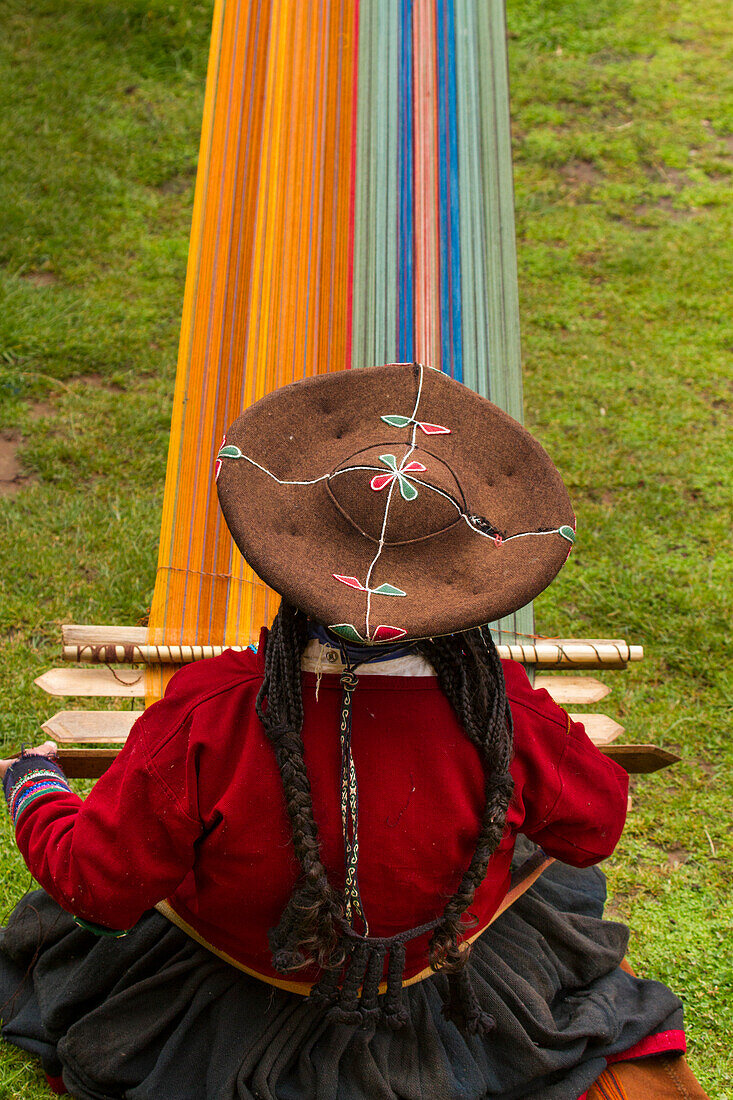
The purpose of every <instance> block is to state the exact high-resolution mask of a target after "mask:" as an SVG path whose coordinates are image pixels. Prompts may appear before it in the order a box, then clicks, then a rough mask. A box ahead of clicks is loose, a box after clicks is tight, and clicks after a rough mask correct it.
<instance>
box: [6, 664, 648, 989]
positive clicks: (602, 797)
mask: <svg viewBox="0 0 733 1100" xmlns="http://www.w3.org/2000/svg"><path fill="white" fill-rule="evenodd" d="M261 652H262V646H260V654H255V653H253V652H251V651H247V652H242V653H235V652H233V651H231V650H228V651H227V652H225V653H223V654H222V655H221V656H220V657H216V658H214V659H212V660H208V661H201V662H198V663H195V664H192V665H187V666H186V667H184V668H183V669H181V670H180V671H179V672H178V673H177V674H176V676H175V677H174V678H173V680H172V681H171V683H170V685H169V687H168V690H167V692H166V695H165V698H164V699H163V700H161V701H160V702H159V703H156V704H154V705H153V706H152V707H150V708H149V709H148V710H146V711H145V712H144V714H142V716H141V717H140V719H139V720H138V721H137V723H136V724H135V726H134V728H133V730H132V732H131V734H130V736H129V738H128V741H127V743H126V745H125V747H124V748H123V750H122V752H120V754H119V756H118V757H117V759H116V760H115V762H114V764H113V765H112V767H111V768H110V769H109V771H107V773H106V774H105V775H104V776H102V778H101V779H100V780H99V781H98V782H97V783H96V785H95V787H94V789H93V790H92V792H91V794H90V795H89V796H88V797H87V799H86V801H84V802H83V801H82V800H81V799H80V798H79V797H78V796H77V795H75V794H73V793H71V792H65V791H61V790H48V791H45V792H44V791H43V789H40V790H39V791H38V792H37V793H38V797H35V800H34V801H32V802H30V803H29V804H28V805H27V808H25V809H24V812H23V813H22V814H21V816H20V818H19V820H18V824H17V842H18V846H19V848H20V850H21V852H22V853H23V856H24V857H25V860H26V862H27V864H28V867H29V869H30V870H31V871H32V873H33V874H34V875H35V877H36V878H37V880H38V881H39V882H40V884H41V885H42V886H43V887H44V888H45V889H46V890H47V891H48V892H49V894H51V895H52V896H53V897H54V898H55V899H56V900H57V901H58V902H59V904H60V905H62V906H63V907H64V908H65V909H67V910H68V911H69V912H71V913H73V914H75V915H76V916H79V917H82V918H84V919H85V920H88V921H93V922H95V923H99V924H102V925H106V926H109V927H111V928H118V929H119V928H129V927H130V926H131V925H133V924H135V922H136V921H137V920H138V918H139V917H140V916H141V914H142V913H143V912H145V910H146V909H149V908H150V907H151V906H152V905H154V904H155V903H156V902H159V901H160V900H161V899H164V898H168V900H169V902H170V905H171V907H172V908H173V909H174V910H175V912H176V913H177V914H178V916H179V917H180V918H182V919H183V921H185V922H186V923H187V924H188V925H190V926H191V927H192V928H193V929H194V930H195V931H196V932H197V933H198V935H199V936H201V937H203V938H204V940H206V941H208V942H209V943H210V944H212V945H213V946H214V947H215V948H217V949H219V950H220V951H223V952H226V953H227V954H228V955H230V956H232V957H233V958H234V959H236V960H238V961H239V962H241V963H242V964H244V966H245V967H248V968H251V969H253V970H255V971H256V972H258V973H261V974H263V975H270V976H274V975H276V971H274V970H273V968H272V965H271V959H270V951H269V948H268V944H267V931H268V929H270V928H272V927H273V926H274V925H276V924H277V922H278V919H279V917H280V914H281V913H282V910H283V907H284V905H285V903H286V901H287V899H288V897H289V895H290V892H291V890H292V887H293V884H294V882H295V880H296V877H297V875H298V866H297V863H296V860H295V857H294V855H293V850H292V840H291V831H290V826H289V823H288V819H287V816H286V810H285V803H284V797H283V792H282V786H281V782H280V776H279V772H278V769H277V765H276V763H275V758H274V754H273V751H272V749H271V747H270V744H269V742H268V741H267V738H266V736H265V734H264V731H263V729H262V726H261V724H260V722H259V720H258V718H257V716H256V714H255V707H254V702H255V697H256V695H257V691H258V689H259V687H260V685H261V683H262V676H263V661H262V657H261ZM504 674H505V676H506V682H507V692H508V696H509V700H510V704H511V709H512V713H513V716H514V727H515V732H514V760H513V763H512V769H511V770H512V775H513V777H514V781H515V790H514V796H513V798H512V802H511V805H510V808H509V813H508V816H507V825H506V830H505V833H504V837H503V840H502V843H501V845H500V846H499V849H498V850H497V851H496V853H495V854H494V856H493V858H492V860H491V862H490V865H489V870H488V874H487V876H486V879H485V880H484V882H483V883H482V885H481V886H480V888H479V890H478V891H477V894H476V898H475V901H474V904H473V905H472V907H471V912H472V913H473V914H475V916H476V917H477V919H478V924H477V925H474V928H475V927H479V928H480V927H483V926H484V925H485V924H487V923H488V921H489V919H490V917H491V915H492V913H493V912H494V910H495V909H496V907H497V905H498V904H499V902H500V901H501V899H502V897H503V896H504V893H505V892H506V889H507V885H508V882H509V865H510V862H511V858H512V852H513V849H514V838H515V834H516V833H517V832H523V833H525V834H526V835H527V836H529V837H530V838H531V839H532V840H534V841H536V842H537V843H538V844H540V845H541V846H542V848H544V850H545V851H546V852H547V853H548V854H550V855H552V856H555V857H557V858H558V859H560V860H563V861H565V862H566V863H570V864H573V865H574V866H577V867H584V866H587V865H589V864H592V863H596V862H597V861H598V860H601V859H603V858H604V857H606V856H608V855H609V854H610V853H611V852H612V851H613V849H614V847H615V845H616V842H617V841H618V838H619V836H620V834H621V830H622V828H623V823H624V818H625V813H626V795H627V776H626V773H625V772H624V771H623V770H622V769H621V768H619V767H618V766H617V765H616V764H614V763H613V762H612V761H610V760H609V759H608V758H607V757H605V756H603V755H602V753H600V752H599V751H598V749H596V748H595V747H594V745H593V744H592V743H591V742H590V740H589V739H588V737H587V736H586V733H585V731H584V729H583V727H582V725H580V724H578V723H576V722H571V721H570V719H569V718H568V715H567V714H566V713H565V711H564V710H562V709H561V708H560V707H559V706H557V705H556V704H555V703H554V702H553V701H552V699H551V698H550V696H549V695H548V694H547V692H545V691H535V690H533V689H532V688H531V687H530V685H529V681H528V679H527V676H526V674H525V672H524V670H523V669H522V668H521V666H519V665H518V664H515V663H512V662H505V663H504ZM303 685H304V686H303V694H304V706H305V721H304V726H303V741H304V745H305V759H306V765H307V768H308V774H309V776H310V779H311V784H312V791H313V806H314V812H315V819H316V822H317V823H318V826H319V830H320V836H321V842H322V850H323V861H324V864H325V866H326V869H327V871H328V873H329V877H330V878H331V881H332V882H333V883H334V884H338V883H343V844H342V839H341V816H340V760H341V757H340V745H339V721H338V719H339V708H340V702H341V689H340V682H339V677H338V676H329V675H324V676H323V677H322V680H321V684H320V690H319V697H318V700H317V701H316V698H315V691H314V686H315V676H314V675H312V674H309V673H303ZM352 714H353V721H352V728H353V732H352V750H353V755H354V760H355V765H356V771H357V775H358V782H359V839H360V848H359V882H360V888H361V895H362V900H363V903H364V910H365V913H366V916H367V919H368V920H369V925H370V933H371V934H372V935H390V934H393V933H395V932H397V931H400V930H404V929H408V928H411V927H414V926H416V925H419V924H421V923H424V922H427V921H429V920H432V919H433V918H434V917H436V916H437V915H438V914H439V913H440V912H442V910H443V908H444V906H445V901H446V899H447V898H448V897H449V896H450V895H451V894H452V893H453V892H454V890H455V889H456V887H457V885H458V882H459V880H460V877H461V874H462V872H463V870H464V869H465V867H466V866H467V864H468V862H469V860H470V858H471V854H472V852H473V849H474V846H475V842H476V838H477V835H478V829H479V822H480V818H481V815H482V811H483V806H484V773H483V768H482V765H481V762H480V759H479V756H478V753H477V752H476V750H475V749H474V747H473V746H472V745H471V744H470V742H469V740H468V738H467V737H466V736H465V734H464V733H463V731H462V730H461V727H460V725H459V724H458V721H457V719H456V717H455V715H454V713H453V710H452V709H451V706H450V704H449V703H448V701H447V699H446V698H445V696H444V695H443V693H442V691H441V690H440V688H439V686H438V683H437V680H436V679H435V677H432V676H423V677H398V676H374V675H373V676H369V675H367V674H366V672H365V673H364V674H363V675H360V676H359V686H358V687H357V689H356V691H355V693H354V696H353V703H352ZM469 931H470V930H469ZM467 934H468V933H467ZM427 942H428V937H423V938H422V939H421V940H415V941H412V942H411V943H409V944H408V953H407V966H406V971H405V973H406V976H408V977H409V976H410V975H412V974H415V973H417V972H419V971H420V970H422V969H423V968H424V967H425V966H426V965H427ZM312 977H313V973H312V972H310V973H303V972H301V973H299V974H298V975H297V978H298V979H299V980H302V979H306V980H308V979H309V978H311V980H312Z"/></svg>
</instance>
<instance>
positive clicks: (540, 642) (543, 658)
mask: <svg viewBox="0 0 733 1100" xmlns="http://www.w3.org/2000/svg"><path fill="white" fill-rule="evenodd" d="M144 634H145V628H144V627H143V628H140V635H143V636H144ZM136 635H137V631H135V630H133V629H129V628H128V629H127V630H125V631H120V630H119V629H118V628H116V627H103V626H89V627H86V626H65V627H63V628H62V640H63V649H62V656H63V659H64V660H65V661H73V662H75V663H89V664H102V665H111V664H144V665H185V664H190V663H191V662H192V661H203V660H206V659H207V658H209V657H218V656H219V655H220V654H221V653H223V652H224V650H225V649H233V650H235V651H236V652H241V651H242V650H244V649H246V648H247V647H246V646H237V645H233V646H223V645H148V644H146V642H145V641H144V640H143V637H141V636H136ZM497 649H498V651H499V656H500V657H501V658H502V660H505V661H521V662H522V663H523V664H528V665H534V666H535V668H538V669H539V668H543V669H562V668H575V669H594V668H625V667H626V665H627V664H628V663H629V662H631V661H640V660H641V659H642V657H643V656H644V650H643V647H642V646H638V645H629V643H628V642H626V641H625V640H624V639H622V638H607V639H603V638H599V639H596V638H590V639H581V638H551V639H537V640H535V641H532V642H523V643H522V644H516V645H508V644H506V643H503V642H502V643H499V645H498V646H497Z"/></svg>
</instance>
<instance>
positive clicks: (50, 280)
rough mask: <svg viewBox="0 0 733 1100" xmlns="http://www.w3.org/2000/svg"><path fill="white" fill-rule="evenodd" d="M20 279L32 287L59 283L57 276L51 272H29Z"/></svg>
mask: <svg viewBox="0 0 733 1100" xmlns="http://www.w3.org/2000/svg"><path fill="white" fill-rule="evenodd" d="M21 278H23V279H25V281H26V282H27V283H32V284H33V286H52V285H53V284H54V283H57V282H58V281H59V280H58V275H54V273H53V271H29V272H28V273H27V274H26V275H23V276H21Z"/></svg>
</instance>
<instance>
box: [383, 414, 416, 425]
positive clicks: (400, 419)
mask: <svg viewBox="0 0 733 1100" xmlns="http://www.w3.org/2000/svg"><path fill="white" fill-rule="evenodd" d="M381 419H382V420H383V421H384V422H385V424H391V425H392V427H393V428H406V427H407V425H408V424H411V423H412V420H411V419H410V417H409V416H392V415H390V416H383V417H381Z"/></svg>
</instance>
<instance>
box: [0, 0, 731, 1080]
mask: <svg viewBox="0 0 733 1100" xmlns="http://www.w3.org/2000/svg"><path fill="white" fill-rule="evenodd" d="M210 18H211V10H210V4H209V3H201V4H197V3H195V2H189V3H186V4H184V3H183V2H182V0H175V2H173V0H165V3H164V2H162V0H145V2H144V3H143V2H142V0H120V2H119V3H116V4H110V3H106V2H103V0H63V2H61V0H25V2H21V0H5V4H4V6H3V8H2V13H1V14H0V24H1V25H0V30H1V31H2V33H0V147H1V148H2V150H3V161H4V170H3V172H2V174H0V295H1V296H2V308H0V717H1V719H2V722H1V724H0V746H7V747H13V748H14V747H16V746H17V745H19V744H20V743H21V742H22V741H33V740H35V739H37V738H38V739H42V737H39V734H38V727H39V724H40V722H41V721H42V720H43V719H44V718H46V717H48V715H49V714H51V713H53V711H54V709H59V708H58V707H55V706H54V701H53V700H50V699H48V698H46V697H44V696H43V695H42V693H41V692H40V691H38V689H37V688H35V687H34V686H33V679H34V678H35V677H36V676H37V675H38V674H39V673H40V672H41V671H44V670H45V669H47V668H49V667H51V666H52V665H54V664H55V663H56V662H57V661H58V650H59V627H60V624H61V623H63V622H89V623H95V622H96V623H107V622H118V623H127V624H134V623H136V622H139V621H141V620H142V619H143V617H144V616H145V614H146V611H147V608H148V607H149V604H150V599H151V595H152V587H153V580H154V567H155V560H156V547H157V540H158V532H159V524H160V508H161V503H162V485H163V475H164V469H165V457H166V447H167V433H168V424H169V417H170V408H171V400H172V392H173V377H174V366H175V359H176V343H177V332H178V326H179V319H180V312H181V300H182V292H183V279H184V272H185V262H186V252H187V243H188V242H187V238H188V229H189V222H190V214H191V204H192V196H193V181H194V174H195V166H196V157H197V151H198V134H199V128H200V114H201V106H202V98H203V83H204V74H205V66H206V54H207V49H208V35H209V23H210ZM508 19H509V26H510V41H509V51H510V65H511V71H512V94H513V104H512V110H513V123H514V140H515V164H516V169H515V174H516V201H517V238H518V249H519V265H520V294H521V308H522V327H523V349H524V364H525V365H524V370H525V407H526V419H527V423H528V426H529V427H530V428H531V429H532V430H534V431H535V432H536V433H537V434H538V435H539V436H540V438H541V439H542V440H543V442H544V443H545V445H546V446H547V448H548V449H549V451H550V453H551V454H552V455H553V457H554V458H555V460H556V462H557V464H558V466H559V467H560V469H561V470H562V471H563V473H564V475H565V478H566V481H567V483H568V486H569V488H570V492H571V496H572V497H573V500H574V502H575V504H576V509H577V512H578V532H579V541H578V544H577V547H576V550H575V552H574V554H573V556H572V558H571V562H570V563H569V565H568V567H567V568H566V569H565V571H564V572H563V573H562V574H561V576H560V578H559V580H558V581H557V582H556V584H555V585H554V586H553V587H552V589H551V590H550V591H549V592H547V593H546V594H544V595H543V596H542V597H541V598H540V599H539V600H538V601H537V605H536V610H537V624H538V629H539V630H541V631H542V632H544V633H547V634H562V635H565V636H568V635H577V636H581V637H626V638H628V639H629V640H630V641H633V642H637V643H642V644H643V645H644V647H645V649H646V654H647V656H646V659H645V661H644V662H643V664H642V665H641V666H635V667H632V669H630V670H629V671H627V672H625V673H616V674H609V675H608V682H609V684H611V685H612V687H613V692H612V694H611V696H609V698H608V699H607V700H605V701H604V709H606V710H607V712H608V713H609V714H611V715H612V716H613V717H615V718H617V719H618V720H619V721H620V722H621V723H622V724H623V725H625V726H626V728H627V731H628V736H629V739H633V740H639V741H653V742H656V743H658V744H661V745H663V746H664V747H666V748H670V749H673V750H674V751H677V752H679V754H680V755H681V756H682V757H683V762H682V763H681V764H679V765H677V766H676V767H675V768H674V769H671V770H669V771H665V772H661V773H658V774H657V775H655V776H651V777H644V778H641V779H639V780H638V781H637V782H636V783H635V784H634V786H635V792H634V812H633V814H632V815H631V816H630V818H629V822H628V826H627V829H626V832H625V834H624V837H623V838H622V841H621V843H620V845H619V848H618V850H617V852H616V854H615V855H614V857H613V859H612V860H610V861H609V863H608V867H607V870H608V874H609V887H610V892H611V895H612V897H611V903H610V904H611V911H612V913H614V914H616V915H618V916H619V917H621V918H622V919H624V920H628V922H629V923H630V924H631V927H632V936H631V942H630V947H629V956H630V959H631V961H632V963H633V965H634V966H635V968H636V969H637V971H638V972H639V973H641V974H643V975H645V976H648V977H654V978H658V979H661V980H663V981H666V982H668V983H669V984H670V985H672V986H673V987H674V988H675V989H676V990H677V992H678V993H679V995H680V996H681V997H682V998H683V999H684V1001H685V1007H686V1018H687V1026H688V1034H689V1039H690V1046H691V1053H690V1062H691V1064H692V1066H693V1068H694V1069H695V1071H696V1072H697V1074H698V1076H699V1077H700V1079H701V1081H702V1082H703V1084H704V1085H705V1086H706V1088H707V1090H708V1091H709V1092H710V1094H711V1096H712V1097H714V1098H715V1100H720V1098H722V1100H733V1055H732V1054H731V1049H730V1035H731V1034H732V1033H733V994H732V993H731V988H732V987H733V890H732V889H731V885H730V884H731V880H732V879H733V829H732V825H731V814H730V807H731V805H732V798H733V746H732V744H731V738H730V707H731V701H730V671H729V664H730V621H731V588H732V585H731V558H730V544H729V534H730V488H731V485H730V481H731V479H730V472H731V454H730V450H731V448H730V435H729V433H727V432H726V429H729V426H730V397H731V378H732V372H731V368H730V361H731V360H730V353H731V350H732V349H733V333H732V332H731V320H730V304H731V303H730V287H731V285H732V284H733V270H732V268H733V259H732V256H731V249H730V243H729V242H730V240H731V237H732V236H733V224H732V223H733V216H732V213H733V202H732V201H731V174H732V172H733V94H731V71H732V68H733V56H732V54H733V39H732V38H731V35H730V13H729V4H728V3H727V0H725V2H724V0H709V2H708V3H706V4H704V5H700V4H696V3H693V2H692V0H647V2H644V0H508ZM13 479H15V480H13ZM0 828H1V829H2V834H1V835H0V846H1V850H2V854H3V866H4V874H3V876H2V880H1V884H0V917H2V916H4V914H5V913H6V912H7V911H8V910H9V909H10V908H11V907H12V905H13V904H14V902H15V901H16V900H17V899H18V898H19V897H20V895H21V894H22V893H23V891H24V890H25V889H26V888H27V886H28V882H29V880H28V874H27V871H26V870H25V868H24V866H23V864H22V861H21V860H20V858H19V856H18V855H17V852H16V851H15V849H14V846H13V842H12V837H11V832H10V830H9V829H8V827H7V822H6V820H5V818H2V825H1V826H0ZM47 1095H48V1093H47V1090H46V1089H45V1087H44V1085H43V1084H42V1078H41V1076H40V1074H39V1071H38V1069H37V1068H36V1066H35V1063H33V1062H32V1061H31V1060H30V1059H27V1058H26V1057H25V1056H23V1055H21V1054H20V1053H18V1052H17V1051H15V1050H14V1049H12V1048H10V1047H7V1046H3V1047H2V1048H1V1049H0V1100H11V1098H15V1097H22V1098H23V1100H37V1098H40V1097H44V1096H47Z"/></svg>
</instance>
